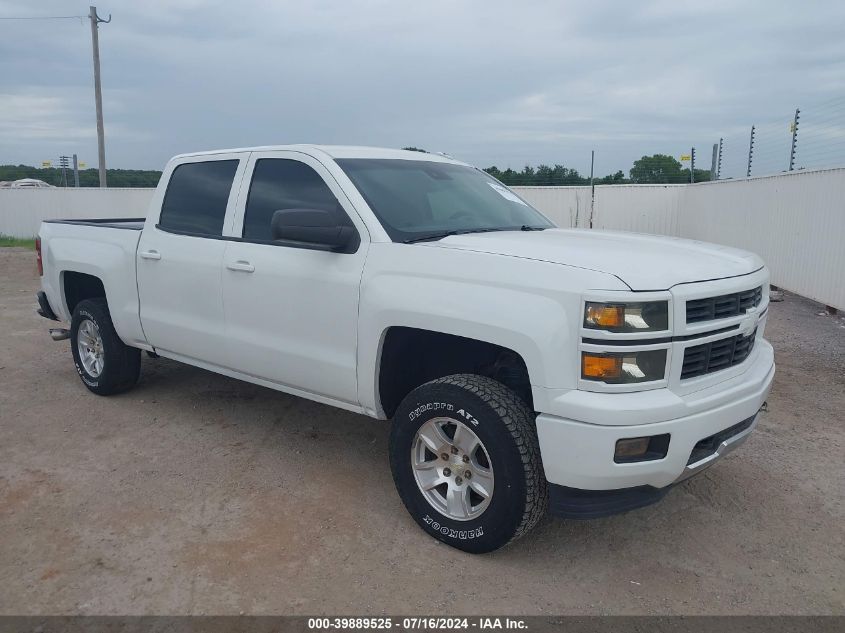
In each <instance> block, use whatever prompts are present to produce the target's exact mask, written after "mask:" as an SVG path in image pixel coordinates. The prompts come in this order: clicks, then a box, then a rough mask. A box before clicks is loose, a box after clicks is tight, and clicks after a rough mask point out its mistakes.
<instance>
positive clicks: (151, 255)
mask: <svg viewBox="0 0 845 633" xmlns="http://www.w3.org/2000/svg"><path fill="white" fill-rule="evenodd" d="M141 259H161V253H159V252H158V251H153V250H150V251H141Z"/></svg>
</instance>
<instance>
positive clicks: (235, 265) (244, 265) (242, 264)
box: [226, 259, 255, 273]
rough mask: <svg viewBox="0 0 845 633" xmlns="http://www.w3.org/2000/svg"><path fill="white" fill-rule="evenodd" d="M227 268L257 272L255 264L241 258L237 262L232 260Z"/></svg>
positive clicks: (242, 271)
mask: <svg viewBox="0 0 845 633" xmlns="http://www.w3.org/2000/svg"><path fill="white" fill-rule="evenodd" d="M226 268H228V269H229V270H234V271H237V272H241V273H254V272H255V266H253V265H252V264H250V263H249V262H246V261H244V260H242V259H239V260H238V261H236V262H230V263H228V264H226Z"/></svg>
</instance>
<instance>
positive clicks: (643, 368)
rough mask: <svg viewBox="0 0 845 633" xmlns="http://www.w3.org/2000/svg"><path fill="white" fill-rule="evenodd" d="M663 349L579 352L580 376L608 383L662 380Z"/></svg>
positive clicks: (664, 360) (663, 372) (664, 357)
mask: <svg viewBox="0 0 845 633" xmlns="http://www.w3.org/2000/svg"><path fill="white" fill-rule="evenodd" d="M665 373H666V350H665V349H656V350H649V351H646V352H606V353H605V352H602V353H593V352H582V353H581V377H582V378H583V379H585V380H598V381H601V382H605V383H608V384H611V385H619V384H630V383H637V382H649V381H652V380H663V377H664V375H665Z"/></svg>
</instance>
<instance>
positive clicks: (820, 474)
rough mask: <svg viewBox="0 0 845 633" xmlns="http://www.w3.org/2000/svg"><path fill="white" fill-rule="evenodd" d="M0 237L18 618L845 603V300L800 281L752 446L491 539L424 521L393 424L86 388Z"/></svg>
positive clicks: (7, 492)
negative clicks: (836, 303) (843, 303)
mask: <svg viewBox="0 0 845 633" xmlns="http://www.w3.org/2000/svg"><path fill="white" fill-rule="evenodd" d="M34 259H35V257H34V254H33V253H32V252H31V251H24V250H21V249H14V248H7V249H0V323H2V328H0V349H2V355H0V543H2V544H1V545H0V613H2V614H59V613H61V614H76V613H83V614H150V613H155V614H201V613H206V614H224V613H226V614H238V613H241V612H244V613H248V614H271V613H272V614H321V613H328V614H333V613H366V614H380V613H384V612H387V613H442V614H446V615H449V614H467V615H469V614H483V613H491V612H495V613H514V614H556V613H568V614H669V613H673V614H675V613H681V614H698V613H710V614H713V613H718V614H781V613H793V614H799V613H801V614H813V613H819V614H822V613H823V614H831V613H832V614H842V613H845V608H844V607H845V594H843V588H844V587H843V585H845V546H843V545H844V544H843V541H845V531H843V519H845V504H843V498H845V468H843V464H845V460H843V449H845V443H843V436H844V435H845V433H843V410H845V388H843V387H845V319H843V318H841V317H837V316H829V315H827V314H819V313H820V312H822V308H821V307H820V306H819V305H818V304H815V303H812V302H809V301H806V300H804V299H801V298H798V297H794V296H787V298H786V301H784V302H782V303H773V304H771V308H770V312H771V316H770V318H769V325H768V330H767V336H768V338H769V339H770V340H771V341H772V343H773V344H774V346H775V350H776V354H777V363H778V373H777V376H776V378H775V385H774V389H773V392H772V395H771V397H770V398H769V412H768V413H766V414H763V416H762V419H761V422H760V424H759V427H758V430H757V431H756V432H755V433H753V434H752V436H751V438H750V439H749V440H748V442H746V444H745V445H744V446H743V447H742V448H741V449H739V450H738V451H736V452H735V453H733V454H731V455H729V456H728V457H726V458H725V459H724V460H723V461H722V463H721V464H719V465H717V466H716V467H714V468H711V469H709V470H708V471H706V472H705V473H704V474H702V475H700V476H699V477H696V478H694V479H692V480H690V481H688V482H686V483H684V484H682V485H681V486H679V487H677V488H676V489H675V490H674V491H672V492H671V493H670V494H669V495H668V496H667V497H666V498H665V499H664V500H663V501H662V502H661V503H659V504H657V505H654V506H651V507H649V508H644V509H641V510H638V511H635V512H631V513H629V514H626V515H621V516H616V517H612V518H608V519H601V520H595V521H587V522H577V521H562V520H557V519H550V518H549V519H546V520H544V521H543V522H542V523H541V525H540V527H539V528H538V529H537V530H535V531H534V532H533V533H532V534H530V535H529V536H528V537H526V538H524V539H522V540H521V541H518V542H517V543H515V544H513V545H512V546H510V547H508V548H505V549H504V550H500V551H498V552H496V553H493V554H490V555H485V556H475V557H473V556H470V555H465V554H462V553H460V552H457V551H455V550H453V549H450V548H448V547H446V546H444V545H441V544H438V543H437V542H435V541H434V540H432V539H430V538H429V537H427V536H426V535H425V534H423V533H422V532H421V531H420V530H419V529H418V528H417V527H416V525H415V524H414V523H413V521H412V520H411V518H410V517H409V516H408V514H407V513H406V512H405V509H404V507H403V506H402V504H401V502H400V500H399V498H398V496H397V494H396V492H395V491H394V488H393V482H392V480H391V476H390V470H389V466H388V460H387V435H388V425H387V424H386V423H384V422H379V421H375V420H370V419H368V418H365V417H362V416H358V415H354V414H350V413H345V412H343V411H338V410H335V409H332V408H329V407H326V406H323V405H319V404H315V403H312V402H308V401H306V400H301V399H298V398H294V397H291V396H286V395H284V394H281V393H277V392H274V391H271V390H269V389H263V388H261V387H256V386H253V385H249V384H246V383H241V382H237V381H235V380H231V379H228V378H224V377H222V376H218V375H215V374H212V373H209V372H206V371H203V370H200V369H195V368H192V367H188V366H185V365H180V364H177V363H175V362H170V361H167V360H164V359H159V360H152V359H149V358H146V357H145V358H144V361H143V375H142V378H141V382H140V384H139V385H138V387H137V388H136V389H135V390H133V391H131V392H129V393H127V394H123V395H121V396H117V397H112V398H100V397H97V396H94V395H93V394H90V393H89V392H88V391H87V390H86V389H85V388H84V387H83V385H82V383H81V382H80V380H79V378H78V377H77V375H76V373H75V371H74V368H73V364H72V361H71V356H70V350H69V345H68V343H67V342H62V343H54V342H52V341H51V340H50V339H49V337H48V336H47V328H48V326H49V323H48V322H47V321H45V320H43V319H41V318H39V317H38V316H36V315H35V314H34V293H35V291H36V289H37V286H38V279H37V276H36V274H35V263H34Z"/></svg>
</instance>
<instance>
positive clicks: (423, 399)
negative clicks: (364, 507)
mask: <svg viewBox="0 0 845 633" xmlns="http://www.w3.org/2000/svg"><path fill="white" fill-rule="evenodd" d="M449 420H455V421H456V424H455V425H454V428H458V427H459V425H457V422H460V423H461V424H463V425H465V428H466V429H469V430H470V431H471V433H470V434H469V435H470V436H472V441H473V442H475V443H476V445H483V455H485V457H484V458H483V461H484V462H485V463H486V462H488V461H489V463H488V464H487V465H489V467H490V469H489V471H488V470H487V469H486V468H480V467H479V474H478V475H477V478H476V480H475V481H476V482H478V481H480V477H481V476H482V475H481V472H482V471H486V472H488V473H490V474H491V475H492V478H491V479H492V481H493V485H492V486H491V487H492V494H491V495H490V496H489V501H487V502H482V501H478V503H479V506H477V507H481V504H482V503H486V504H487V505H486V506H485V507H484V508H483V510H482V511H480V513H479V514H478V515H477V516H473V515H472V511H471V510H470V512H467V513H466V515H465V516H464V517H462V518H461V520H456V519H454V518H452V516H450V515H449V512H450V509H449V508H441V509H438V508H437V507H435V503H440V500H439V499H435V501H431V500H430V498H431V494H432V493H431V492H424V491H423V488H424V487H425V486H422V485H419V484H418V479H417V476H416V475H415V468H420V467H421V465H420V463H419V461H420V460H419V458H418V457H415V456H416V455H417V454H418V452H417V451H419V448H417V447H419V446H422V444H420V442H421V441H422V440H420V439H419V437H420V436H419V435H418V432H424V431H426V429H429V428H432V425H434V427H439V426H440V425H444V426H443V428H444V429H445V430H446V435H447V437H446V438H445V440H444V441H446V444H445V445H444V450H443V451H442V453H443V454H442V456H441V455H440V451H437V454H434V451H429V450H427V447H428V446H429V445H430V444H429V443H426V444H425V445H424V446H425V447H426V450H424V452H425V454H426V455H427V457H426V458H424V459H426V460H431V461H425V462H423V464H422V466H423V467H424V468H426V470H427V472H428V470H429V469H430V468H431V467H432V466H434V467H435V468H436V472H435V474H433V475H427V476H433V477H435V478H436V480H437V481H440V480H441V479H449V481H448V482H447V483H445V484H440V485H439V488H438V489H435V492H437V494H442V495H443V497H446V495H447V494H448V491H449V488H448V486H450V485H452V484H454V482H455V480H454V477H455V474H456V472H453V471H458V470H459V471H460V473H463V470H461V469H462V467H461V466H460V464H461V462H460V458H461V457H462V456H461V455H460V452H461V450H460V449H458V448H457V441H455V443H454V445H450V443H449V437H448V429H449V428H452V423H451V422H449ZM450 449H451V453H452V454H453V455H450ZM463 458H464V460H465V461H467V462H468V463H469V459H468V458H467V456H463ZM474 459H475V458H472V461H474ZM436 460H440V461H436ZM390 465H391V469H392V471H393V479H394V481H395V482H396V487H397V489H398V491H399V495H400V496H401V497H402V501H403V502H404V504H405V507H406V508H407V509H408V512H410V513H411V516H412V517H413V518H414V520H415V521H416V522H417V523H418V524H419V525H420V527H422V529H423V530H425V531H426V532H428V533H429V534H430V535H432V536H433V537H435V538H436V539H439V540H440V541H443V542H444V543H447V544H449V545H451V546H453V547H456V548H458V549H461V550H464V551H466V552H472V553H483V552H490V551H492V550H495V549H498V548H500V547H502V546H503V545H506V544H507V543H509V542H511V541H513V540H514V539H517V538H519V537H520V536H522V535H524V534H526V533H527V532H528V531H529V530H531V528H533V527H534V526H535V525H536V524H537V522H538V521H539V520H540V518H541V517H542V516H543V515H544V514H545V511H546V506H547V503H548V497H547V490H546V480H545V477H544V475H543V470H542V463H541V460H540V448H539V445H538V441H537V431H536V427H535V423H534V416H533V414H532V412H531V411H530V410H529V409H528V407H527V406H526V405H525V403H524V402H523V401H522V400H521V399H520V398H519V396H517V395H516V393H515V392H514V391H512V390H511V389H509V388H508V387H506V386H504V385H503V384H501V383H499V382H496V381H495V380H492V379H491V378H486V377H483V376H477V375H474V374H458V375H454V376H447V377H445V378H440V379H438V380H434V381H432V382H429V383H426V384H424V385H422V386H420V387H418V388H417V389H415V390H414V391H412V392H411V393H410V394H408V396H407V397H406V398H405V399H404V400H403V401H402V404H400V405H399V408H398V410H397V411H396V414H395V416H394V417H393V424H392V428H391V435H390ZM444 465H445V466H448V467H449V468H448V469H444V468H442V466H444ZM470 465H471V463H470ZM444 473H445V474H448V475H450V478H446V477H445V476H444ZM470 474H472V473H470ZM458 482H459V483H461V484H463V485H466V483H467V482H466V481H461V480H458ZM438 490H439V492H438ZM444 491H446V492H444ZM426 495H429V497H428V498H427V496H426ZM474 496H475V495H474ZM478 499H482V497H478ZM469 507H470V508H472V502H470V504H469ZM454 516H458V514H457V513H455V514H454Z"/></svg>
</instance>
